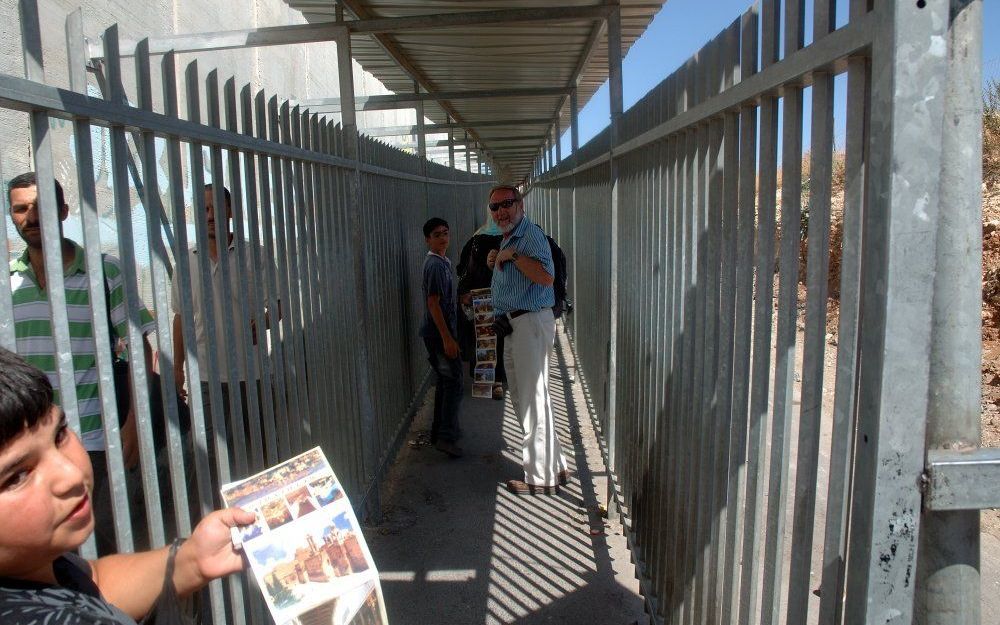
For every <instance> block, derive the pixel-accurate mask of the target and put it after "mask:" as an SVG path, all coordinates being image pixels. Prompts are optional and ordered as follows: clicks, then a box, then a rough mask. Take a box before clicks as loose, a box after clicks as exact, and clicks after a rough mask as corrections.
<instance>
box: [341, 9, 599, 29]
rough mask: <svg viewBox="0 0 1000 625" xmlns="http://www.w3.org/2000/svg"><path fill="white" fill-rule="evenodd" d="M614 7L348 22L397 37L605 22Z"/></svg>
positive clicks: (491, 12) (413, 16)
mask: <svg viewBox="0 0 1000 625" xmlns="http://www.w3.org/2000/svg"><path fill="white" fill-rule="evenodd" d="M611 11H612V7H610V6H606V5H605V6H569V7H540V8H529V9H500V10H495V11H465V12H461V13H441V14H439V15H411V16H407V17H387V18H372V19H361V20H357V21H354V22H348V23H347V27H348V28H350V29H351V33H395V32H403V31H408V30H432V29H439V28H455V27H459V26H482V25H485V24H515V23H524V22H565V21H573V20H597V19H600V20H603V19H606V18H607V16H608V15H609V14H610V13H611Z"/></svg>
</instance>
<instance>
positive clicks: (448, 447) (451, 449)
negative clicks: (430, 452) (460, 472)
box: [434, 440, 463, 458]
mask: <svg viewBox="0 0 1000 625" xmlns="http://www.w3.org/2000/svg"><path fill="white" fill-rule="evenodd" d="M434 449H436V450H438V451H440V452H441V453H443V454H447V455H448V456H451V457H452V458H461V457H462V455H463V453H462V448H461V447H459V446H458V445H456V444H455V443H452V442H450V441H442V440H439V441H438V442H436V443H434Z"/></svg>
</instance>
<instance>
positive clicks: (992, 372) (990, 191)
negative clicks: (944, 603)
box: [778, 80, 1000, 538]
mask: <svg viewBox="0 0 1000 625" xmlns="http://www.w3.org/2000/svg"><path fill="white" fill-rule="evenodd" d="M802 167H803V171H802V180H803V183H802V207H803V214H802V223H801V227H800V232H799V233H798V234H799V236H800V242H801V243H800V265H799V267H800V269H799V281H800V285H799V314H800V319H799V326H800V328H802V327H803V321H804V319H803V318H802V316H803V315H804V308H805V307H804V305H803V304H804V301H805V280H806V257H807V233H808V230H809V214H808V209H807V207H808V206H809V204H808V199H809V192H810V186H811V185H810V176H809V158H808V156H807V157H806V158H805V159H804V162H803V166H802ZM779 175H780V174H779ZM778 188H779V189H780V188H781V187H780V182H779V187H778ZM832 192H833V197H832V205H831V219H830V269H829V274H828V276H829V278H828V286H829V300H828V306H827V332H828V335H827V338H828V340H829V342H830V343H831V345H836V343H837V326H838V323H839V319H840V264H841V263H840V261H841V247H842V243H843V216H844V155H843V154H842V153H839V154H837V155H836V157H835V161H834V171H833V187H832ZM982 192H983V267H982V279H983V282H982V285H983V309H982V322H983V326H982V331H983V364H982V383H983V395H982V412H981V418H982V445H983V446H986V447H1000V81H998V80H994V81H991V82H990V83H989V84H988V85H987V86H986V89H985V90H984V93H983V187H982ZM778 206H779V207H780V206H781V199H780V191H779V197H778ZM779 210H780V209H779ZM778 223H779V224H780V216H779V218H778ZM778 236H779V238H780V237H781V233H780V232H779V234H778ZM833 362H834V361H833V360H832V359H828V362H827V366H833ZM982 522H983V531H984V532H987V533H990V534H992V535H994V536H997V537H998V538H1000V510H986V511H983V517H982Z"/></svg>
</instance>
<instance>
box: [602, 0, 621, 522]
mask: <svg viewBox="0 0 1000 625" xmlns="http://www.w3.org/2000/svg"><path fill="white" fill-rule="evenodd" d="M621 35H622V33H621V8H620V7H618V6H616V7H615V8H614V9H612V11H611V13H610V14H609V15H608V34H607V38H608V39H607V40H608V76H609V78H608V97H609V98H610V100H611V127H610V128H611V142H610V144H609V145H610V146H611V147H612V149H613V148H614V146H615V145H616V144H617V142H618V137H619V133H620V128H619V126H620V124H621V116H622V102H623V96H622V55H621V47H622V46H621ZM610 162H611V171H610V178H609V180H610V185H611V268H610V269H611V283H610V286H611V300H610V301H611V305H610V314H609V318H608V322H609V325H608V328H609V347H608V403H607V406H608V407H607V410H608V430H607V432H606V433H605V436H606V438H607V441H608V464H609V466H608V471H609V473H611V474H613V473H614V472H615V471H616V470H617V468H618V467H617V463H616V462H615V460H616V456H617V445H616V442H615V441H616V440H617V439H616V437H615V428H616V426H617V424H616V416H615V415H616V410H617V408H616V402H617V388H618V379H617V377H618V330H617V328H618V272H619V259H618V255H619V240H618V229H619V224H618V222H619V210H620V209H621V197H620V196H621V191H622V190H621V187H620V183H619V180H618V176H619V173H618V164H617V163H616V159H615V158H614V156H612V157H611V159H610ZM608 479H609V483H608V497H609V501H608V516H609V518H616V517H617V512H616V511H615V510H614V505H613V502H614V498H613V497H612V496H611V492H612V488H614V487H613V485H612V482H611V481H610V480H611V476H610V475H609V478H608Z"/></svg>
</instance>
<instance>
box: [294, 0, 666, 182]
mask: <svg viewBox="0 0 1000 625" xmlns="http://www.w3.org/2000/svg"><path fill="white" fill-rule="evenodd" d="M286 2H287V3H288V4H289V6H291V7H293V8H296V9H299V10H300V11H302V12H303V14H304V15H305V17H306V19H308V20H310V21H313V22H320V21H329V20H332V19H334V14H335V5H336V3H335V2H334V1H333V0H286ZM343 4H344V6H345V8H346V9H347V13H348V15H347V19H352V18H356V19H374V18H396V17H412V16H423V15H438V14H446V13H462V12H472V11H492V10H510V9H531V8H552V7H556V8H567V7H595V6H601V5H604V4H605V3H604V2H602V1H601V0H589V1H578V2H573V3H572V4H568V3H563V2H545V1H543V0H510V1H507V2H498V1H489V0H487V1H481V2H480V1H468V0H465V1H457V0H438V1H429V2H427V1H422V0H344V2H343ZM662 5H663V1H662V0H661V1H649V0H647V1H642V0H631V1H630V0H622V2H621V15H622V48H623V50H622V52H623V54H624V53H625V52H627V51H628V49H629V48H630V47H631V45H632V43H633V42H634V41H635V40H636V39H638V38H639V36H640V35H641V34H642V33H643V32H644V31H645V29H646V27H647V26H648V25H649V22H650V21H651V20H652V18H653V16H654V15H655V14H656V13H657V12H658V11H659V10H660V8H661V6H662ZM351 14H353V15H351ZM352 48H353V52H354V57H355V59H357V61H358V63H360V64H361V66H362V67H363V68H364V69H365V70H367V71H369V72H371V73H372V74H373V75H374V76H375V77H376V78H378V79H379V80H380V81H381V82H382V83H383V84H384V85H385V86H386V87H387V88H389V89H391V90H392V91H395V92H397V93H412V91H413V82H414V80H417V81H418V82H419V83H420V84H421V87H422V88H423V89H424V90H426V91H428V92H430V93H436V92H439V93H443V92H455V91H471V90H480V89H489V90H497V89H503V88H504V87H511V88H515V87H516V88H526V87H528V88H530V87H570V86H572V85H573V83H574V81H575V82H576V84H577V85H578V93H579V96H578V97H579V105H580V106H581V107H583V106H584V105H585V104H586V103H587V102H588V101H589V100H590V98H591V96H593V94H594V92H595V91H597V89H598V88H599V87H600V86H601V85H602V84H603V83H604V82H605V81H606V80H607V77H608V61H607V40H606V37H605V23H604V20H603V19H584V18H580V19H574V20H567V21H559V22H518V23H511V24H487V25H474V26H462V27H454V28H436V29H429V30H406V31H400V32H396V33H391V34H390V33H387V34H377V35H373V34H355V35H354V36H353V40H352ZM445 106H446V107H448V108H447V109H445V108H443V107H442V106H440V105H438V104H436V103H434V102H427V103H426V104H425V109H424V113H425V115H426V117H428V118H430V119H432V120H434V122H435V123H444V122H446V121H447V115H448V114H449V113H450V114H451V115H452V116H453V117H454V118H455V121H457V122H460V123H462V124H463V127H464V128H466V129H468V130H469V132H470V135H471V136H472V137H475V138H477V139H479V140H480V142H481V144H482V145H483V146H484V148H485V149H486V151H487V154H488V155H489V156H490V159H491V160H492V161H493V163H494V168H495V169H496V170H497V171H503V170H505V169H507V168H509V173H506V175H507V176H509V177H510V178H511V179H512V180H521V179H523V178H524V177H525V176H526V175H527V174H529V173H530V170H531V161H532V160H533V159H534V157H535V156H537V155H538V153H539V150H540V148H541V147H542V145H543V142H544V139H542V138H541V137H543V136H544V135H546V134H548V135H551V131H552V123H553V121H554V120H555V117H556V114H557V112H558V114H559V117H560V124H561V127H562V129H564V130H565V129H567V128H569V123H570V121H569V116H570V111H569V97H568V96H552V95H547V96H533V97H496V98H491V99H469V100H452V101H450V102H448V103H446V104H445ZM557 109H558V111H557ZM521 119H525V120H529V119H530V120H539V119H546V120H550V121H548V122H547V123H538V122H535V123H531V124H526V123H520V124H511V125H505V126H502V127H477V122H484V121H496V120H521ZM459 134H460V133H459ZM509 136H517V137H537V138H535V139H525V140H520V141H516V142H511V141H499V140H498V139H503V138H505V137H509Z"/></svg>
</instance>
